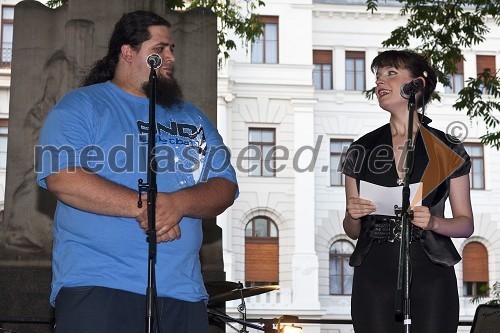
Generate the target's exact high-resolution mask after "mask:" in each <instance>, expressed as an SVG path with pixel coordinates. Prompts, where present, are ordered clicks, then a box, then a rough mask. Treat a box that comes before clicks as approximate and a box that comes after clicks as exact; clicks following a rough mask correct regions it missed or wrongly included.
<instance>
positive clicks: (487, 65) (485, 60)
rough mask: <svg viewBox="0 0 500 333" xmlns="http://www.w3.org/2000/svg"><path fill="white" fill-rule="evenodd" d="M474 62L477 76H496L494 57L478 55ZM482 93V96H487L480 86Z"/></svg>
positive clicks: (486, 92) (483, 87) (483, 88)
mask: <svg viewBox="0 0 500 333" xmlns="http://www.w3.org/2000/svg"><path fill="white" fill-rule="evenodd" d="M476 62H477V64H476V65H477V75H478V76H479V75H481V74H484V73H489V75H491V76H495V75H496V65H495V56H486V55H478V56H476ZM482 92H483V94H489V91H487V90H486V89H485V85H484V84H483V86H482Z"/></svg>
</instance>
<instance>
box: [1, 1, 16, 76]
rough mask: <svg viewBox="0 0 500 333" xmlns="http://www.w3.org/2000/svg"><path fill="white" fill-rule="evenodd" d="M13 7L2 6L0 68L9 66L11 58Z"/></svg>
mask: <svg viewBox="0 0 500 333" xmlns="http://www.w3.org/2000/svg"><path fill="white" fill-rule="evenodd" d="M13 28H14V7H12V6H2V62H1V64H0V68H9V67H10V62H11V60H12V36H13Z"/></svg>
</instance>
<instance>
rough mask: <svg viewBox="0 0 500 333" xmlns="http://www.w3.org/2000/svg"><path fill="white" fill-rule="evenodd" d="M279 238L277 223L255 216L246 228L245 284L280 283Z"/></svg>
mask: <svg viewBox="0 0 500 333" xmlns="http://www.w3.org/2000/svg"><path fill="white" fill-rule="evenodd" d="M278 245H279V238H278V228H277V227H276V224H275V223H274V222H273V221H272V220H271V219H270V218H268V217H266V216H257V217H254V218H253V219H252V220H250V222H248V224H247V226H246V228H245V286H246V287H254V286H263V285H274V284H276V285H277V284H278V283H279V248H278Z"/></svg>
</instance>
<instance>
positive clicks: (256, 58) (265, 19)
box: [251, 16, 279, 64]
mask: <svg viewBox="0 0 500 333" xmlns="http://www.w3.org/2000/svg"><path fill="white" fill-rule="evenodd" d="M260 21H261V22H262V23H263V24H264V27H263V28H262V35H260V36H259V37H258V39H257V40H256V41H255V42H253V43H252V47H251V61H252V63H254V64H277V63H278V60H279V54H278V49H279V48H278V45H279V40H278V22H279V17H278V16H261V17H260Z"/></svg>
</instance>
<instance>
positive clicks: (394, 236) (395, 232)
mask: <svg viewBox="0 0 500 333" xmlns="http://www.w3.org/2000/svg"><path fill="white" fill-rule="evenodd" d="M389 221H390V224H391V228H390V229H391V236H390V237H389V239H388V241H389V242H391V243H392V242H394V241H395V240H397V241H401V231H402V230H403V226H402V221H401V219H398V218H391V219H390V220H389Z"/></svg>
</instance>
